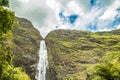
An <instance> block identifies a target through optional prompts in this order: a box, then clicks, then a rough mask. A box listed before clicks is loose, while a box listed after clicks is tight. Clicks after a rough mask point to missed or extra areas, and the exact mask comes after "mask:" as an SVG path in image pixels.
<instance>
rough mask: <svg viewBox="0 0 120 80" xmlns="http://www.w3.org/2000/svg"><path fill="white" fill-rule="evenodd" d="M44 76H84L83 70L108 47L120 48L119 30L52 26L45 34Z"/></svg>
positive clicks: (57, 79)
mask: <svg viewBox="0 0 120 80" xmlns="http://www.w3.org/2000/svg"><path fill="white" fill-rule="evenodd" d="M46 43H47V49H48V61H49V69H48V71H47V80H86V78H87V70H88V69H89V68H90V67H91V66H93V65H95V64H96V63H98V62H99V61H100V59H101V58H102V57H103V56H104V55H105V54H106V53H109V52H111V51H113V52H114V51H119V50H120V30H113V31H110V32H97V33H92V32H87V31H76V30H55V31H52V32H50V33H49V34H48V36H47V37H46Z"/></svg>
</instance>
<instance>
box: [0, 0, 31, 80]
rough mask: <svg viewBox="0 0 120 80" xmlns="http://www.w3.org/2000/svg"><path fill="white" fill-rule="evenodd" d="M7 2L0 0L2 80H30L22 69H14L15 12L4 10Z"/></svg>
mask: <svg viewBox="0 0 120 80" xmlns="http://www.w3.org/2000/svg"><path fill="white" fill-rule="evenodd" d="M6 1H7V0H0V80H30V78H29V77H28V75H27V74H26V73H25V72H24V70H23V69H21V68H20V67H17V68H16V67H14V66H13V64H12V62H13V54H12V48H13V42H12V40H13V36H12V28H13V26H14V21H15V20H14V12H11V11H10V10H7V9H4V8H3V7H2V6H1V5H3V6H7V5H8V3H6Z"/></svg>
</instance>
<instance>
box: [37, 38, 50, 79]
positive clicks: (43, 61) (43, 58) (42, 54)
mask: <svg viewBox="0 0 120 80" xmlns="http://www.w3.org/2000/svg"><path fill="white" fill-rule="evenodd" d="M47 66H48V56H47V49H46V44H45V41H44V40H42V41H41V42H40V50H39V63H38V68H37V75H36V80H45V77H46V68H47Z"/></svg>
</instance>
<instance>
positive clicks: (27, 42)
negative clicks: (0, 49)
mask: <svg viewBox="0 0 120 80" xmlns="http://www.w3.org/2000/svg"><path fill="white" fill-rule="evenodd" d="M16 23H17V24H16V25H15V27H14V29H13V40H14V49H13V54H14V65H15V66H17V67H22V68H23V69H24V70H25V71H26V73H27V74H28V75H29V76H30V77H31V80H35V74H36V68H37V63H38V51H39V45H40V40H41V39H42V37H41V36H40V33H39V31H38V30H37V29H35V28H34V27H33V25H32V23H31V22H30V21H28V20H27V19H24V18H16Z"/></svg>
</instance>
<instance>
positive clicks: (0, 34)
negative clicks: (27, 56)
mask: <svg viewBox="0 0 120 80" xmlns="http://www.w3.org/2000/svg"><path fill="white" fill-rule="evenodd" d="M13 25H14V12H11V11H10V10H7V9H4V8H3V7H1V6H0V41H1V40H2V39H3V38H4V37H6V36H7V35H9V34H10V31H11V29H12V28H13Z"/></svg>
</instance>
